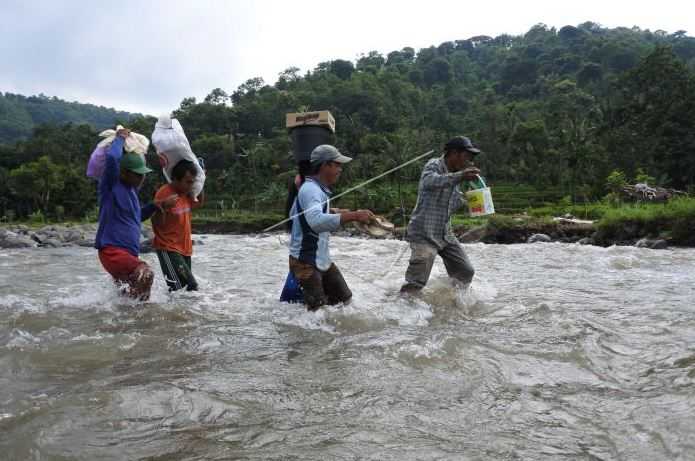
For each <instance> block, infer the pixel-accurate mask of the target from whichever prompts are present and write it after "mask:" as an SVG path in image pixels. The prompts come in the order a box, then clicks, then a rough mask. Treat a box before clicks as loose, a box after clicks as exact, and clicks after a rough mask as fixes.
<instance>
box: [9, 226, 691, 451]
mask: <svg viewBox="0 0 695 461" xmlns="http://www.w3.org/2000/svg"><path fill="white" fill-rule="evenodd" d="M196 240H200V241H202V242H203V243H204V244H203V245H200V246H196V247H195V254H194V257H193V270H194V273H195V274H196V277H197V278H198V280H199V282H200V287H201V291H199V292H188V293H186V292H180V293H179V292H177V293H173V294H170V293H168V292H167V290H166V285H165V284H164V282H163V280H162V278H161V275H159V272H158V271H159V267H158V264H157V261H156V257H154V256H153V255H145V256H144V259H146V260H147V261H148V262H149V263H150V264H151V265H152V266H153V267H154V268H156V270H157V272H158V277H157V279H156V281H155V285H154V291H153V295H152V298H151V300H150V301H149V302H147V303H144V304H140V303H135V302H132V301H129V300H127V299H123V298H121V297H119V296H118V295H117V293H116V290H115V289H114V287H113V284H112V283H111V281H110V280H109V278H108V277H107V276H106V275H105V274H104V272H103V271H102V270H101V268H100V267H99V263H98V261H97V258H96V254H95V253H94V251H90V250H88V249H75V248H69V249H65V248H62V249H52V250H50V249H40V250H39V249H35V250H10V251H6V252H3V253H2V254H1V255H0V269H1V272H0V389H2V391H0V453H3V455H2V456H4V457H5V459H96V458H98V459H148V458H156V459H239V458H241V459H300V458H301V459H316V460H323V459H351V460H352V459H396V458H397V459H401V460H407V459H548V460H554V459H564V458H569V459H630V460H641V459H644V460H651V459H692V458H695V446H694V445H693V442H692V424H693V417H694V416H693V410H692V408H695V405H694V404H695V402H694V400H695V397H693V392H692V388H693V384H694V380H695V346H694V345H695V311H694V310H693V309H694V308H693V303H692V300H693V299H695V251H693V250H668V251H653V250H646V249H636V248H628V247H613V248H608V249H604V248H598V247H585V246H578V245H559V244H534V245H508V246H502V245H487V246H486V245H482V244H474V245H465V246H464V248H465V250H466V252H467V253H468V254H469V256H470V258H471V261H472V262H473V264H474V265H475V268H476V277H475V279H474V280H473V283H472V284H471V285H470V286H468V287H462V286H460V285H458V284H456V283H453V282H452V281H451V280H450V279H449V278H448V277H447V276H446V271H445V270H444V267H443V265H442V264H441V262H440V261H438V262H437V264H436V265H435V267H434V270H433V273H432V278H431V280H430V283H429V284H428V286H427V287H426V288H425V289H424V290H423V291H422V293H420V294H419V295H417V296H405V297H404V296H401V295H400V293H399V288H400V286H401V284H402V283H403V274H404V272H405V268H406V265H407V262H408V257H407V256H408V252H407V244H406V243H404V242H400V241H395V240H362V239H355V238H352V239H349V238H334V239H332V244H333V249H332V253H333V256H334V259H335V261H336V263H337V264H338V266H339V267H340V268H341V271H342V272H343V273H344V275H345V278H346V280H347V282H348V284H349V285H350V288H351V290H352V291H353V294H354V298H353V301H352V303H350V304H349V305H347V306H334V307H329V308H327V309H323V310H321V311H319V312H317V313H310V312H307V311H306V310H305V309H303V307H302V306H300V305H293V304H283V303H280V302H279V301H278V297H279V293H280V289H281V286H282V283H283V282H284V277H285V275H286V274H287V248H286V246H285V245H284V244H283V242H282V241H281V240H279V239H278V237H277V236H276V235H269V236H259V237H253V236H197V237H196Z"/></svg>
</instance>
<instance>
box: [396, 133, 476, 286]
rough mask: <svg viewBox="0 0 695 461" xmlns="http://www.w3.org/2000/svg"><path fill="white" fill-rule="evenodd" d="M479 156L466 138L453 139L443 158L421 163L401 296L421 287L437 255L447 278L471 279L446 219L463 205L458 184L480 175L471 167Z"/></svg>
mask: <svg viewBox="0 0 695 461" xmlns="http://www.w3.org/2000/svg"><path fill="white" fill-rule="evenodd" d="M479 153H480V150H479V149H477V148H476V147H475V146H474V145H473V143H472V142H471V140H470V139H468V138H466V137H465V136H456V137H455V138H452V139H450V140H449V142H447V143H446V144H445V145H444V155H443V156H441V157H439V158H435V159H432V160H430V161H428V162H427V164H425V168H424V169H423V170H422V175H421V176H420V184H419V185H418V197H417V203H416V205H415V209H414V210H413V214H412V216H411V217H410V223H408V230H407V234H406V240H407V241H408V242H410V250H411V256H410V263H409V265H408V269H407V270H406V272H405V281H406V283H405V284H404V285H403V286H402V287H401V292H402V293H414V292H418V291H420V290H421V289H422V288H424V286H425V285H426V284H427V280H428V279H429V277H430V272H432V265H433V264H434V259H435V257H436V256H437V254H439V256H441V257H442V260H443V261H444V266H445V267H446V271H447V273H448V274H449V277H452V278H454V279H456V280H458V281H460V282H462V283H463V284H466V285H467V284H469V283H470V282H471V280H473V274H474V273H475V271H474V269H473V266H472V265H471V263H470V261H469V260H468V256H466V253H465V252H464V251H463V248H462V247H461V244H460V243H459V242H458V240H457V239H456V237H455V236H454V234H453V232H452V231H451V226H450V224H449V220H450V218H451V215H453V214H454V213H455V212H456V210H458V209H459V208H460V207H461V205H462V204H463V198H462V193H461V190H460V188H459V184H460V183H461V181H472V180H475V179H476V178H477V175H478V174H479V173H480V170H478V169H477V168H475V167H474V166H473V157H474V156H475V155H477V154H479Z"/></svg>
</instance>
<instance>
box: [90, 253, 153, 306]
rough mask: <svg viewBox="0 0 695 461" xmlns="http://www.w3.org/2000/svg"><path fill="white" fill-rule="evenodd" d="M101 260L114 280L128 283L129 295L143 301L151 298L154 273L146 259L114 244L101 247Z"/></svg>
mask: <svg viewBox="0 0 695 461" xmlns="http://www.w3.org/2000/svg"><path fill="white" fill-rule="evenodd" d="M99 261H101V265H102V266H104V269H106V272H108V273H109V274H111V277H113V279H114V281H116V282H119V283H125V284H127V285H128V295H129V296H131V297H133V298H137V299H140V300H142V301H145V300H147V299H149V297H150V289H151V288H152V282H153V281H154V273H153V272H152V269H150V266H148V265H147V263H146V262H145V261H143V260H141V259H140V258H138V257H137V256H133V255H132V254H130V253H129V252H128V251H127V250H125V249H123V248H119V247H114V246H107V247H103V248H101V249H100V250H99Z"/></svg>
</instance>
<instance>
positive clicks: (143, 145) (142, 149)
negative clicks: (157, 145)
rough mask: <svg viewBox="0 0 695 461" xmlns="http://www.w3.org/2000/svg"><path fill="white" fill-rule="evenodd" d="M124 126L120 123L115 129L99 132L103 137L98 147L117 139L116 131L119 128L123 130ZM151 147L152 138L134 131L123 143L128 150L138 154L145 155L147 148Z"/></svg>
mask: <svg viewBox="0 0 695 461" xmlns="http://www.w3.org/2000/svg"><path fill="white" fill-rule="evenodd" d="M122 129H123V127H122V126H121V125H118V126H117V127H116V129H115V130H104V131H102V132H101V133H99V136H101V137H102V138H104V139H102V140H101V141H100V142H99V144H97V147H106V146H108V145H109V144H111V143H112V142H113V140H114V139H116V133H117V132H118V130H122ZM148 147H150V140H149V139H147V136H143V135H141V134H140V133H135V132H133V131H131V132H130V134H129V135H128V136H127V137H126V138H125V142H124V143H123V148H124V149H125V151H126V152H135V153H136V154H140V155H142V156H143V157H144V155H145V154H146V153H147V148H148Z"/></svg>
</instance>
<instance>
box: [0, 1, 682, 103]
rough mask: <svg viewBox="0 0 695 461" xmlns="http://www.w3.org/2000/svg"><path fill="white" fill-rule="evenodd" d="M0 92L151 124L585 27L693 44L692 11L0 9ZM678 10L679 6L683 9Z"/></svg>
mask: <svg viewBox="0 0 695 461" xmlns="http://www.w3.org/2000/svg"><path fill="white" fill-rule="evenodd" d="M0 3H1V5H0V6H1V8H0V56H1V59H0V91H3V92H13V93H20V94H25V95H31V94H38V93H44V94H46V95H49V96H58V97H60V98H62V99H67V100H70V101H73V100H77V101H80V102H90V103H93V104H100V105H105V106H109V107H115V108H117V109H122V110H129V111H135V112H144V113H148V114H152V115H157V114H159V113H162V112H169V111H171V110H173V109H175V108H177V107H178V105H179V103H180V102H181V100H182V99H183V98H185V97H188V96H195V97H196V98H198V99H199V100H200V99H202V98H204V97H205V95H206V94H208V93H209V92H210V90H212V89H213V88H217V87H219V88H222V89H224V90H225V91H227V92H228V93H231V92H232V91H233V90H234V89H236V88H237V87H238V86H239V85H240V84H241V83H243V82H244V81H246V80H247V79H249V78H251V77H257V76H259V77H263V79H264V80H265V81H266V82H267V83H275V81H276V80H277V76H278V73H280V72H281V71H283V70H284V69H286V68H288V67H291V66H296V67H299V68H300V69H301V70H302V73H303V72H305V71H306V70H310V69H313V68H314V67H315V66H316V64H318V63H319V62H322V61H328V60H332V59H348V60H351V61H355V60H356V59H357V58H358V57H359V56H360V54H362V53H365V54H366V53H367V52H369V51H371V50H377V51H379V52H381V53H383V54H384V55H385V54H387V53H388V52H390V51H393V50H400V49H402V48H403V47H406V46H410V47H413V48H415V49H416V50H418V49H420V48H423V47H427V46H430V45H439V44H440V43H441V42H444V41H448V40H458V39H466V38H469V37H471V36H475V35H490V36H496V35H499V34H502V33H509V34H513V35H518V34H523V33H524V32H526V31H527V30H528V29H529V28H531V27H532V26H533V25H534V24H537V23H539V22H542V23H545V24H547V25H548V26H551V27H552V26H554V27H556V28H558V29H559V28H560V27H562V26H564V25H567V24H571V25H577V24H580V23H582V22H585V21H593V22H597V23H599V24H601V25H603V26H605V27H617V26H625V27H632V26H635V25H636V26H639V27H640V28H642V29H650V30H652V31H654V30H658V29H662V30H665V31H667V32H669V33H672V32H675V31H677V30H681V29H683V30H686V31H687V32H688V35H691V36H692V35H695V14H693V13H694V12H695V6H692V5H695V2H692V1H672V0H661V1H658V2H654V1H650V2H646V1H643V2H639V1H638V2H635V1H632V2H610V1H608V0H601V1H597V0H578V1H559V0H551V1H545V0H542V1H540V0H539V1H533V0H527V1H525V2H522V1H519V0H516V1H494V0H492V1H476V2H471V1H464V0H458V1H437V0H427V1H413V2H410V1H384V0H382V1H378V0H371V1H363V0H350V1H335V0H333V1H329V0H326V1H314V2H308V1H299V0H298V1H289V0H284V1H271V0H257V1H246V0H243V1H241V0H240V1H232V0H228V1H222V0H195V1H194V0H181V1H179V0H139V1H131V0H118V1H109V2H106V1H99V0H91V1H82V0H43V1H41V0H1V2H0ZM689 5H690V6H689Z"/></svg>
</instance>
